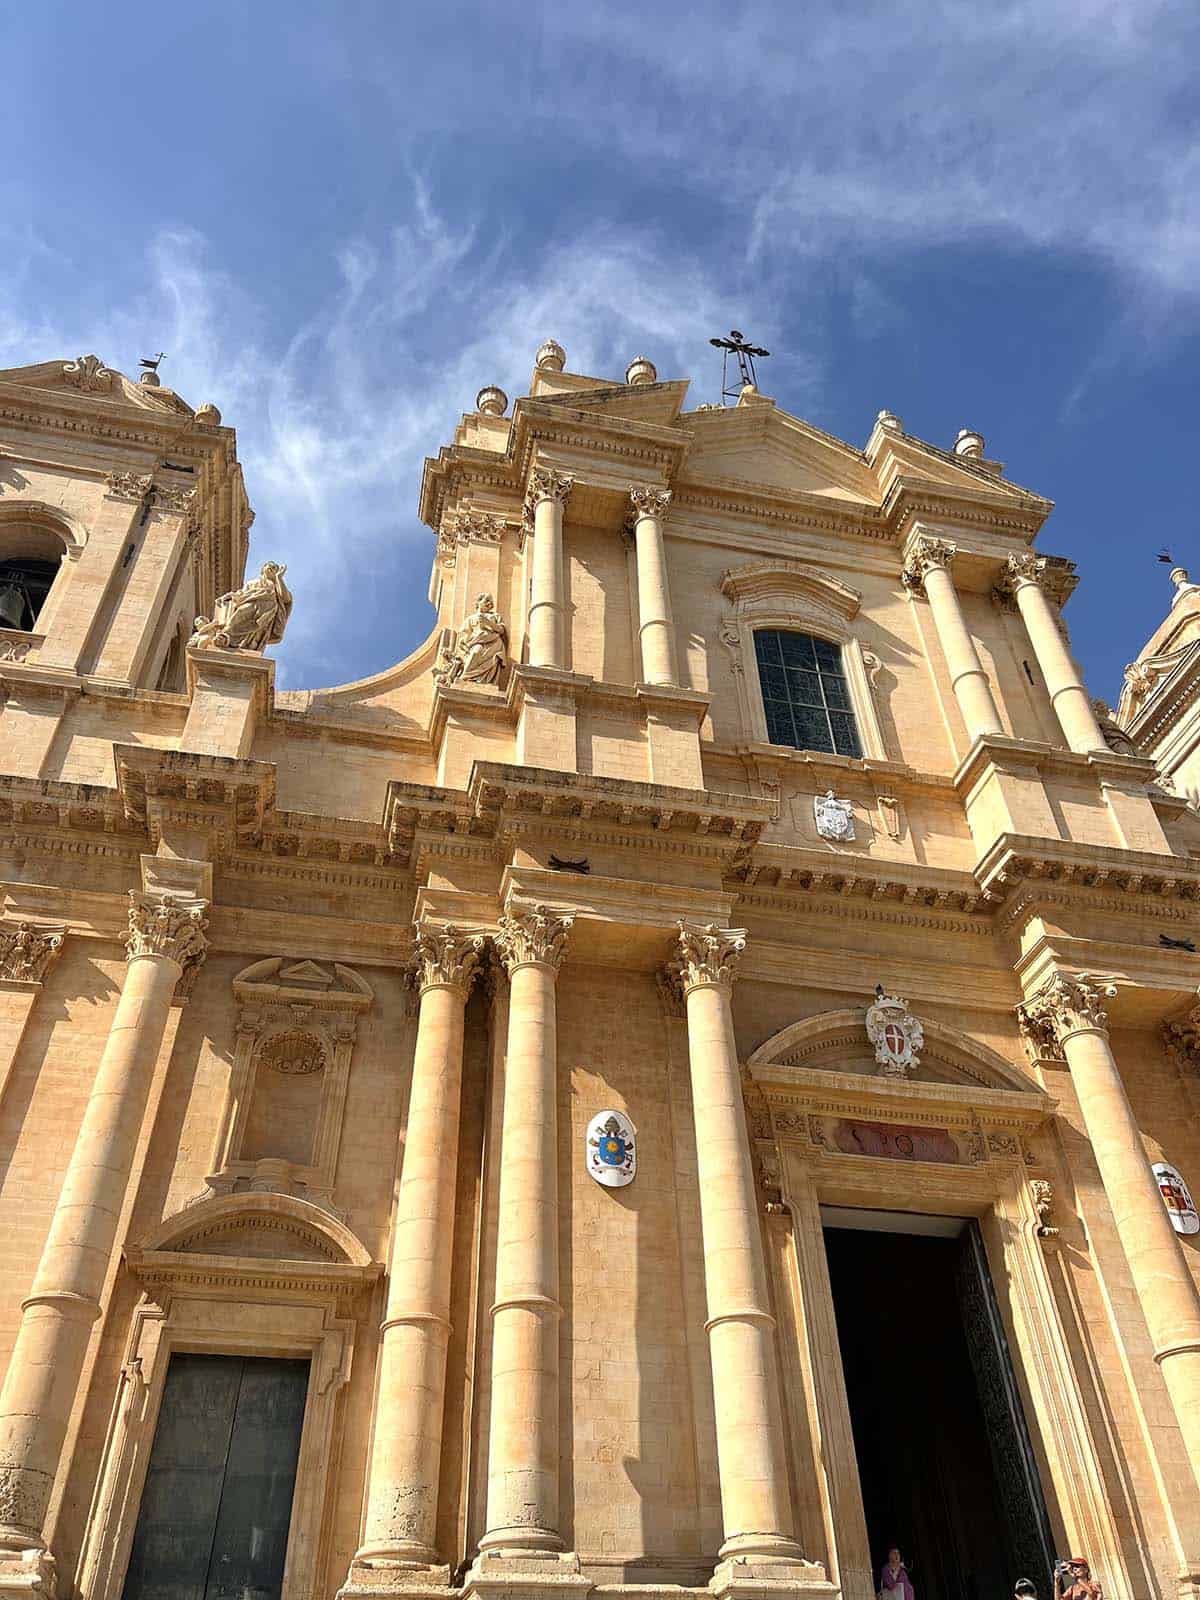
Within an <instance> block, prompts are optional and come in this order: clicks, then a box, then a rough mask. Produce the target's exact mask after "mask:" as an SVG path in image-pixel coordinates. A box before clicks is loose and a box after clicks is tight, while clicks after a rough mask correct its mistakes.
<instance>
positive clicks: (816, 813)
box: [813, 789, 854, 843]
mask: <svg viewBox="0 0 1200 1600" xmlns="http://www.w3.org/2000/svg"><path fill="white" fill-rule="evenodd" d="M813 820H814V821H815V822H816V824H817V832H818V833H819V834H820V835H821V838H822V839H834V840H836V841H838V842H839V843H840V842H841V841H843V840H847V839H853V838H854V806H853V803H852V802H851V801H849V800H839V799H838V797H837V795H835V794H834V792H833V790H832V789H828V790H826V792H825V793H824V794H816V795H814V796H813Z"/></svg>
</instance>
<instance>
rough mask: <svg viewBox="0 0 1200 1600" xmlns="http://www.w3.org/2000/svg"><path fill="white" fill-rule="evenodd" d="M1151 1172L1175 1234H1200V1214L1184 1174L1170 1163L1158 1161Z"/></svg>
mask: <svg viewBox="0 0 1200 1600" xmlns="http://www.w3.org/2000/svg"><path fill="white" fill-rule="evenodd" d="M1150 1170H1151V1172H1153V1174H1154V1181H1155V1183H1157V1184H1158V1192H1159V1194H1161V1195H1162V1197H1163V1204H1164V1205H1165V1206H1166V1208H1167V1215H1168V1216H1169V1217H1170V1219H1171V1226H1172V1227H1173V1228H1174V1229H1175V1232H1176V1233H1200V1213H1197V1211H1196V1202H1195V1201H1194V1200H1193V1199H1192V1191H1191V1190H1190V1189H1189V1188H1188V1186H1187V1184H1186V1183H1185V1182H1184V1178H1183V1173H1182V1172H1180V1170H1179V1168H1178V1167H1173V1166H1172V1165H1171V1164H1170V1162H1169V1161H1156V1162H1155V1163H1154V1165H1153V1166H1152V1167H1151V1168H1150Z"/></svg>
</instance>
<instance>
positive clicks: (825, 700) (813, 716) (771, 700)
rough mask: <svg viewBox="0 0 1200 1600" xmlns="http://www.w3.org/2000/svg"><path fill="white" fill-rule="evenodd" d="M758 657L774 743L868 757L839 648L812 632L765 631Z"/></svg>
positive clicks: (757, 644)
mask: <svg viewBox="0 0 1200 1600" xmlns="http://www.w3.org/2000/svg"><path fill="white" fill-rule="evenodd" d="M754 653H755V656H756V657H757V659H758V681H759V683H760V685H761V686H762V697H763V710H764V711H765V712H766V714H767V738H768V739H769V740H770V741H771V743H772V744H788V745H791V746H792V748H793V749H795V750H822V751H824V752H825V753H826V754H827V755H839V756H861V755H862V744H861V743H860V741H859V737H858V726H857V724H856V723H855V720H854V712H853V710H852V708H851V705H850V690H849V687H848V685H847V683H846V674H845V672H844V671H843V670H842V652H841V650H840V648H839V647H838V646H837V645H836V644H831V643H830V642H829V640H828V639H816V638H814V637H813V636H812V634H809V633H792V632H790V631H785V630H784V629H782V628H759V629H758V630H757V631H756V632H755V635H754Z"/></svg>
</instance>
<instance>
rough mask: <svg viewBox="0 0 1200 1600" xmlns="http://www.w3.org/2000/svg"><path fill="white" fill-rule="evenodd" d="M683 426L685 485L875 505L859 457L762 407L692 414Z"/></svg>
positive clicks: (875, 494)
mask: <svg viewBox="0 0 1200 1600" xmlns="http://www.w3.org/2000/svg"><path fill="white" fill-rule="evenodd" d="M687 421H688V422H689V423H690V424H692V425H693V426H694V427H695V438H694V442H693V444H692V447H691V449H690V450H689V452H688V457H687V463H686V465H685V467H684V470H683V474H682V476H683V479H684V480H685V481H686V482H688V483H695V484H712V485H716V486H722V485H745V486H746V487H748V488H750V487H752V488H753V489H755V490H756V491H757V492H759V493H761V492H762V491H763V490H764V489H767V490H771V489H774V490H778V491H782V492H783V493H785V494H797V495H822V496H826V497H828V498H829V499H831V500H838V501H843V502H848V503H851V504H855V505H868V506H876V505H878V504H879V500H880V495H879V489H878V485H877V483H876V479H875V474H874V473H873V472H872V471H871V468H870V467H869V466H868V464H867V462H866V460H865V458H864V457H863V456H862V454H861V453H860V452H859V451H857V450H854V449H852V448H851V446H849V445H847V444H843V443H842V442H841V441H840V440H837V439H834V438H832V437H831V436H830V435H829V434H824V433H822V432H821V431H820V430H819V429H817V428H813V427H811V426H810V425H809V424H808V423H805V422H802V421H801V420H800V419H799V418H798V417H793V416H790V415H789V414H788V413H787V412H786V411H779V410H778V409H777V408H776V407H775V406H773V405H770V404H769V403H767V402H764V403H761V404H759V405H754V406H749V407H742V406H737V407H732V408H730V409H729V410H726V411H718V410H714V411H706V412H693V413H691V414H690V415H689V416H688V418H687Z"/></svg>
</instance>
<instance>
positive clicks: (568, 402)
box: [537, 375, 688, 426]
mask: <svg viewBox="0 0 1200 1600" xmlns="http://www.w3.org/2000/svg"><path fill="white" fill-rule="evenodd" d="M560 376H561V375H560ZM589 382H590V380H589ZM687 391H688V386H687V383H686V382H682V383H646V384H637V385H632V386H631V385H629V384H625V383H619V384H603V385H601V384H600V383H599V382H597V383H596V386H595V387H594V388H592V387H587V388H584V389H572V390H571V391H570V392H569V393H566V394H554V395H548V394H539V395H538V397H537V404H538V405H539V406H547V407H551V408H553V409H555V410H560V409H564V408H565V409H567V410H570V411H573V412H574V411H579V412H584V413H586V414H587V415H589V416H595V417H604V418H605V419H606V420H609V419H619V420H620V421H622V422H652V423H657V424H659V425H660V426H670V425H671V424H672V423H674V422H675V421H676V420H677V419H678V417H679V413H680V411H681V409H682V407H683V402H684V400H685V398H686V396H687Z"/></svg>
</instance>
